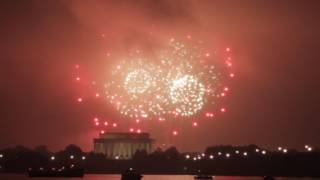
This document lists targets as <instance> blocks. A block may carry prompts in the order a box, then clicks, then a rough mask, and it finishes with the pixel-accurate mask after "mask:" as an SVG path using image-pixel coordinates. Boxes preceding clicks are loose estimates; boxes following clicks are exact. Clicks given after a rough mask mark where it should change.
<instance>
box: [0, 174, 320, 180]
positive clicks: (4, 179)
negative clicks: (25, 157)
mask: <svg viewBox="0 0 320 180" xmlns="http://www.w3.org/2000/svg"><path fill="white" fill-rule="evenodd" d="M30 179H35V180H120V175H104V174H88V175H85V177H84V178H29V177H28V176H27V175H24V174H0V180H30ZM142 180H194V178H193V176H189V175H145V176H144V177H143V178H142ZM213 180H263V178H262V177H223V176H217V177H214V178H213ZM276 180H320V178H280V177H279V178H276Z"/></svg>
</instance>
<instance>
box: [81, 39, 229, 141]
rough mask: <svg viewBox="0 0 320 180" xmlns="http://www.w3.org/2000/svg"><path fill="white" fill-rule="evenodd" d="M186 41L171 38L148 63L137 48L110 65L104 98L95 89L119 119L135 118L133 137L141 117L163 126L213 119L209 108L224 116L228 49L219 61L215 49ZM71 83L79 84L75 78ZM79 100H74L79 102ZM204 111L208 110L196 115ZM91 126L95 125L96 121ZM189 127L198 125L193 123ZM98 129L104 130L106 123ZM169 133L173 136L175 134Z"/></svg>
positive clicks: (132, 129)
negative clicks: (222, 102) (172, 121)
mask: <svg viewBox="0 0 320 180" xmlns="http://www.w3.org/2000/svg"><path fill="white" fill-rule="evenodd" d="M190 37H191V36H190ZM190 37H189V36H188V43H186V44H185V43H183V42H179V41H177V40H175V39H173V38H172V39H170V40H169V42H168V44H167V45H166V46H164V47H162V48H160V49H159V50H157V52H156V53H155V55H154V56H155V57H152V60H151V59H150V57H144V53H143V51H141V50H134V51H132V52H130V53H129V54H128V56H127V57H126V58H123V59H122V60H121V61H118V62H120V63H118V64H115V65H114V66H113V68H112V70H111V72H110V73H111V76H110V79H106V81H105V83H104V91H105V94H103V93H99V92H97V91H96V92H94V93H93V94H94V97H96V98H98V97H106V98H107V99H108V101H109V102H110V103H111V104H112V105H114V107H115V108H116V109H117V110H118V111H119V112H120V113H121V114H122V115H124V116H126V117H129V118H131V119H133V120H135V126H137V127H135V128H133V127H128V129H129V132H132V133H134V132H135V133H141V132H142V130H141V129H140V128H139V126H141V124H142V123H143V121H144V119H154V120H156V121H159V122H162V121H165V120H166V119H172V118H181V119H188V118H190V119H191V117H193V116H196V115H197V116H198V115H200V114H204V116H205V117H207V118H213V117H214V114H216V113H215V112H213V109H212V107H214V109H215V110H214V111H218V112H222V113H224V112H226V108H225V107H221V106H220V105H219V104H220V103H219V101H220V98H221V97H224V96H226V95H227V94H229V87H227V86H225V81H226V79H227V78H233V77H234V72H233V71H231V70H230V68H232V67H233V63H232V61H231V57H230V51H231V48H229V47H228V48H226V49H224V50H225V52H226V53H227V54H228V55H227V57H226V58H223V57H222V56H218V55H217V53H216V50H215V49H213V50H208V48H206V47H204V46H203V42H200V41H199V43H193V42H192V40H191V38H190ZM108 54H109V55H108V56H107V57H109V56H110V53H109V52H108ZM79 67H80V66H79V65H76V67H75V68H76V69H79ZM76 80H77V81H80V77H78V76H77V77H76ZM93 82H94V83H92V85H94V86H95V87H98V86H97V83H96V81H93ZM82 101H83V99H82V98H78V102H82ZM219 106H220V107H219ZM208 107H209V108H210V111H209V112H204V113H201V112H203V111H206V109H208ZM94 123H95V125H96V126H98V127H99V126H100V122H99V120H98V119H95V121H94ZM190 124H192V126H193V127H197V126H198V122H194V121H191V122H190ZM102 125H104V127H105V128H106V127H107V126H108V122H106V121H105V122H104V123H103V122H102ZM117 126H118V125H117V123H111V124H110V127H112V128H116V127H117ZM172 134H173V135H177V134H178V131H176V130H175V131H173V133H172Z"/></svg>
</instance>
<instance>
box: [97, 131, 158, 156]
mask: <svg viewBox="0 0 320 180" xmlns="http://www.w3.org/2000/svg"><path fill="white" fill-rule="evenodd" d="M93 142H94V152H95V153H102V154H104V155H106V157H107V158H110V159H131V158H132V157H133V155H134V154H135V153H136V151H138V150H140V151H141V150H144V151H146V152H147V153H148V154H149V153H151V152H152V144H153V142H154V140H153V139H151V138H150V135H149V134H148V133H120V132H110V133H105V134H100V136H99V138H96V139H94V140H93Z"/></svg>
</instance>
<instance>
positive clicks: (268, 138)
mask: <svg viewBox="0 0 320 180" xmlns="http://www.w3.org/2000/svg"><path fill="white" fill-rule="evenodd" d="M0 24H1V26H0V148H3V147H8V146H15V145H18V144H21V145H25V146H28V147H33V146H35V145H40V144H44V145H48V147H49V148H50V149H52V150H58V149H61V148H63V147H64V146H66V145H68V144H71V143H73V144H77V145H79V146H80V147H82V148H83V149H84V150H91V149H92V138H93V137H97V136H98V133H97V132H96V131H95V130H94V128H93V127H92V123H91V122H90V121H91V119H90V118H91V117H92V110H98V111H100V112H101V111H103V113H104V114H106V116H108V118H109V119H119V121H124V120H121V118H122V117H121V116H120V115H119V114H118V113H117V112H116V110H115V109H114V108H112V107H111V106H110V105H109V104H108V102H107V101H105V102H99V103H88V104H87V105H84V106H85V107H84V106H81V107H79V106H78V105H77V102H76V101H75V98H76V97H77V93H79V91H80V90H79V89H78V86H77V85H75V83H74V79H73V67H74V65H75V64H81V65H82V67H83V66H84V67H87V68H88V69H90V70H88V72H87V74H86V75H87V77H90V76H96V77H98V78H99V75H101V73H102V72H103V69H108V65H109V64H110V63H112V62H106V61H112V60H110V58H109V59H108V60H106V58H105V54H106V52H107V51H108V50H110V49H112V50H114V49H117V50H119V51H121V50H123V49H126V48H127V47H129V46H134V45H135V44H144V43H145V41H146V40H145V34H146V33H148V32H149V30H150V29H153V30H154V32H155V34H156V35H155V36H157V38H161V37H162V36H171V35H172V36H184V35H187V34H193V35H195V36H196V35H200V34H201V36H202V37H204V39H205V40H206V41H214V42H215V43H216V44H218V45H221V47H222V46H230V47H232V50H233V56H234V64H235V65H234V66H235V67H234V68H235V70H236V74H237V76H236V77H235V78H234V80H233V81H232V84H231V85H230V86H231V89H232V93H231V95H230V96H229V97H228V98H226V100H225V103H226V104H227V105H228V112H227V113H225V114H224V115H223V116H219V117H217V118H216V119H214V120H211V122H210V123H206V126H201V127H199V129H197V130H195V131H192V132H191V131H190V133H184V134H181V135H179V137H178V138H179V139H177V140H172V139H171V138H168V137H167V135H164V134H161V132H159V130H158V129H157V127H154V128H153V129H154V130H150V133H151V135H152V137H154V138H155V139H157V141H158V142H166V141H169V142H166V143H171V144H174V145H177V146H178V147H179V149H181V150H182V151H187V150H203V149H204V148H205V147H206V146H208V145H217V144H233V145H244V144H257V145H260V146H263V147H267V148H274V147H277V146H280V145H281V146H286V147H288V148H298V149H302V148H303V146H304V145H305V144H310V145H313V146H318V147H319V146H320V121H319V120H320V115H319V112H320V83H319V82H320V80H319V78H320V70H319V67H320V2H319V1H311V0H310V1H303V0H301V1H294V0H282V1H256V0H252V1H236V0H234V1H210V0H207V1H205V0H203V1H195V0H194V1H187V0H185V1H182V0H178V1H171V0H155V1H152V0H140V1H129V0H127V1H125V0H110V1H67V0H65V1H48V0H33V1H32V0H30V1H24V0H8V1H5V0H4V1H1V2H0ZM102 34H105V36H106V37H105V38H101V35H102ZM151 129H152V127H151Z"/></svg>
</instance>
